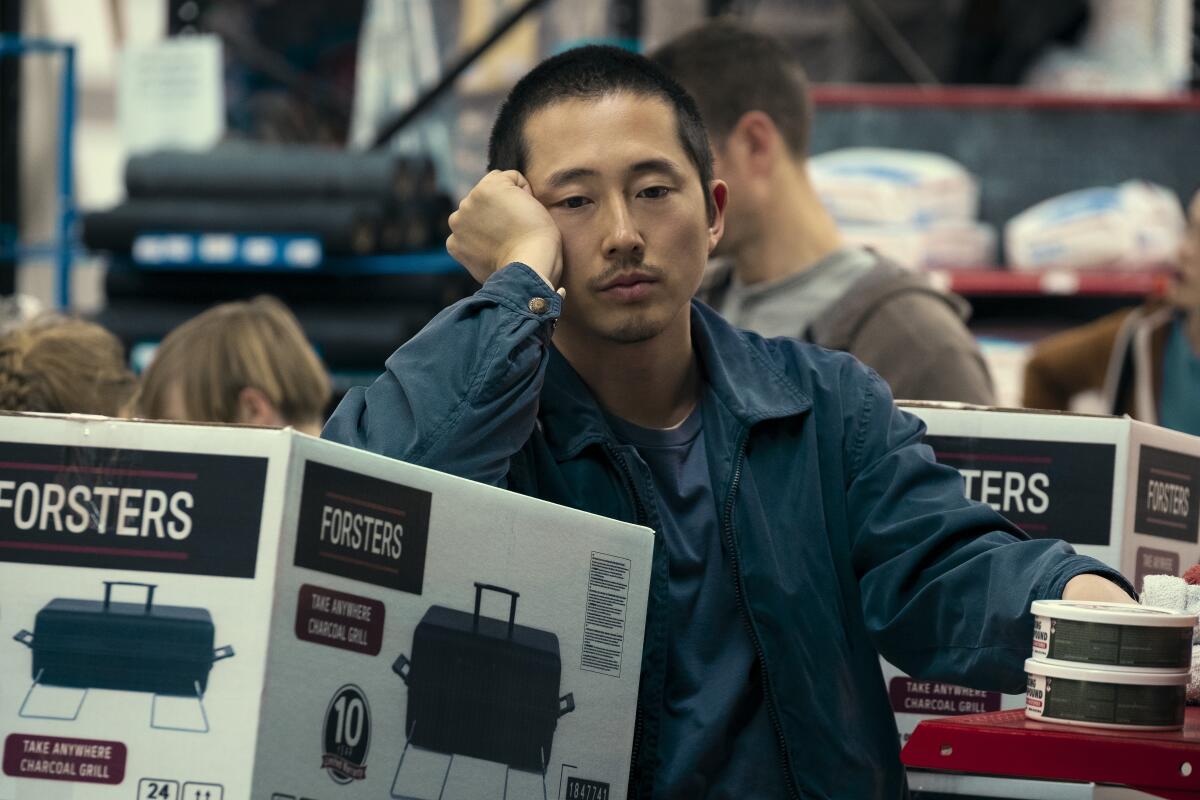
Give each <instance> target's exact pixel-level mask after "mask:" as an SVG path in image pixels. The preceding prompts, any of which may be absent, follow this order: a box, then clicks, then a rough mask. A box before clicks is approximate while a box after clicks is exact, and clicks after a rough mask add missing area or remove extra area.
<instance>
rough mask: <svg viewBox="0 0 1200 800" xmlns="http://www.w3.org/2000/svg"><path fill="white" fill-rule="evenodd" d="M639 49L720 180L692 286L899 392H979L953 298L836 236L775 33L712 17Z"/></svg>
mask: <svg viewBox="0 0 1200 800" xmlns="http://www.w3.org/2000/svg"><path fill="white" fill-rule="evenodd" d="M652 58H653V59H654V60H655V61H656V62H657V63H658V64H659V65H660V66H661V67H663V68H664V69H665V70H666V71H667V73H669V74H670V75H671V76H672V77H673V78H675V79H676V80H677V81H679V83H680V84H682V85H683V87H684V88H685V89H686V90H687V91H688V93H689V94H691V95H692V96H693V97H694V98H695V99H696V104H697V105H698V106H699V107H700V113H701V115H702V116H703V118H704V123H705V126H706V127H707V129H708V135H709V138H710V140H711V142H712V149H713V165H714V172H715V174H716V177H717V178H719V179H720V180H723V181H725V182H726V183H727V184H728V185H729V209H728V211H727V215H726V221H725V237H724V238H723V239H722V240H721V242H720V244H719V245H718V246H717V249H716V250H715V251H714V255H715V256H720V257H724V262H723V263H720V264H717V265H715V266H714V267H713V268H712V269H711V270H710V272H709V274H708V275H707V276H706V280H705V282H704V285H702V286H701V289H700V292H699V295H698V296H699V298H700V299H701V300H704V301H705V302H707V303H708V304H709V305H711V306H712V307H713V308H715V309H716V310H717V311H719V312H720V313H721V314H722V315H723V316H725V318H726V319H728V320H729V321H730V322H732V323H733V324H734V325H736V326H738V327H741V328H747V329H749V330H752V331H754V332H755V333H759V334H762V335H763V336H795V337H799V338H801V339H806V340H808V341H811V342H815V343H816V344H819V345H821V346H823V347H827V348H829V349H832V350H844V351H847V352H849V353H851V354H853V355H854V356H856V357H857V358H858V359H859V360H860V361H862V362H864V363H865V364H867V365H868V366H870V367H873V368H874V369H875V370H876V371H877V372H879V374H880V375H881V376H882V377H883V379H884V380H885V381H887V383H888V385H889V386H890V387H891V389H892V394H893V395H895V396H896V397H897V398H903V399H908V400H957V401H961V402H967V403H979V404H984V405H990V404H991V403H992V402H993V399H994V391H993V387H992V381H991V377H990V375H989V374H988V370H987V366H986V364H985V363H984V360H983V355H982V353H981V352H980V350H979V346H978V344H977V343H976V342H975V339H974V337H972V336H971V334H970V332H969V331H967V328H966V325H965V324H964V322H965V320H966V318H967V316H968V315H969V313H970V308H969V306H968V305H967V304H966V302H965V301H964V300H962V298H959V297H956V296H953V295H947V294H944V293H942V292H939V291H938V290H937V289H935V288H934V287H933V286H932V285H931V284H930V283H929V282H928V280H926V279H925V278H924V277H923V276H921V275H919V274H914V273H913V272H911V271H910V270H907V269H904V268H903V267H901V266H900V265H898V264H895V263H892V262H890V261H888V260H887V259H885V258H882V257H881V256H879V255H877V254H876V253H874V252H873V251H871V250H867V249H864V248H859V247H847V246H846V245H845V244H844V243H843V241H842V238H841V235H840V234H839V232H838V229H837V225H836V223H835V222H834V220H833V218H832V217H831V216H830V215H829V213H828V212H827V211H826V210H825V208H824V206H823V205H822V204H821V200H820V198H819V197H818V196H817V193H816V191H815V190H814V188H813V186H812V183H811V182H810V180H809V177H808V144H809V131H810V129H811V125H812V103H811V101H810V98H809V95H808V80H807V78H806V77H805V74H804V69H803V68H802V66H801V65H800V63H799V61H798V60H797V59H796V58H795V57H794V56H793V55H792V54H791V53H789V52H788V51H787V50H785V48H784V47H783V45H781V44H780V43H779V42H778V41H776V40H775V39H773V38H772V37H770V36H768V35H766V34H764V33H760V32H758V31H756V30H754V29H752V28H749V27H747V26H745V25H743V24H741V23H738V22H735V21H733V20H730V19H717V20H714V21H711V22H708V23H706V24H704V25H701V26H700V27H698V28H696V29H694V30H692V31H690V32H688V33H685V34H684V35H682V36H680V37H679V38H677V39H675V40H673V41H671V42H668V43H667V44H666V45H664V46H663V47H662V48H660V49H659V50H658V51H657V52H656V53H655V54H654V55H653V56H652Z"/></svg>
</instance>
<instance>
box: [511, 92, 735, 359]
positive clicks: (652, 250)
mask: <svg viewBox="0 0 1200 800" xmlns="http://www.w3.org/2000/svg"><path fill="white" fill-rule="evenodd" d="M524 136H525V144H526V150H527V152H528V153H529V157H528V163H527V165H526V169H525V177H526V178H527V179H528V180H529V183H530V185H531V186H532V188H533V194H534V196H535V197H536V198H537V199H538V200H539V201H540V202H541V203H542V205H544V206H546V208H547V209H548V210H549V211H550V216H551V217H552V218H553V219H554V222H555V224H557V225H558V228H559V230H560V231H561V232H562V242H563V277H562V283H563V286H564V287H565V288H566V290H567V294H566V308H565V309H564V311H563V316H562V319H561V320H560V322H559V326H558V335H562V334H566V335H567V336H569V337H575V336H583V337H585V338H591V337H599V338H601V339H605V340H608V341H615V342H625V343H632V342H641V341H645V340H647V339H652V338H654V337H656V336H658V335H659V334H660V333H662V332H663V331H664V330H666V329H667V328H668V327H670V326H671V325H672V324H674V325H677V326H680V325H687V324H688V317H687V312H686V309H687V307H688V302H689V300H690V299H691V297H692V295H693V294H694V293H695V291H696V288H697V287H698V286H699V285H700V278H701V276H702V274H703V272H704V265H705V263H706V261H707V259H708V254H709V252H710V251H711V250H712V248H713V246H714V245H716V243H717V241H718V240H719V239H720V237H721V227H722V211H721V210H720V208H719V209H718V211H717V214H716V218H715V221H714V222H713V223H712V224H711V225H710V223H709V220H708V213H707V211H706V210H705V202H704V190H703V189H702V188H701V186H700V179H699V173H698V172H697V170H696V168H695V167H694V166H693V165H692V162H691V161H690V160H689V159H688V156H687V153H686V152H685V151H684V149H683V145H682V143H681V142H680V141H679V134H678V132H677V129H676V121H675V113H674V110H673V109H672V108H671V107H670V106H669V105H667V103H666V102H664V101H662V100H659V99H658V98H652V97H646V96H641V95H636V94H632V93H619V94H614V95H610V96H608V97H604V98H601V99H598V100H591V99H587V100H584V99H571V100H564V101H562V102H558V103H554V104H552V105H550V106H547V107H545V108H543V109H541V110H540V111H538V112H536V113H535V114H533V115H532V116H531V117H530V118H529V120H528V122H527V123H526V125H525V131H524ZM714 186H715V185H714ZM715 191H716V193H717V194H718V195H719V201H718V206H723V204H724V192H725V189H724V186H723V185H721V186H719V187H716V188H715Z"/></svg>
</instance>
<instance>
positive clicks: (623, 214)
mask: <svg viewBox="0 0 1200 800" xmlns="http://www.w3.org/2000/svg"><path fill="white" fill-rule="evenodd" d="M605 224H606V226H607V228H608V230H607V232H606V233H605V237H604V255H605V257H606V258H612V259H619V258H631V257H636V258H641V257H642V255H643V253H644V252H645V248H646V243H645V242H644V241H643V240H642V235H641V233H639V232H638V227H637V224H636V223H635V221H634V219H633V214H632V213H630V209H629V206H628V204H627V203H626V202H625V201H624V199H622V200H619V201H616V202H613V203H609V213H608V219H607V220H605Z"/></svg>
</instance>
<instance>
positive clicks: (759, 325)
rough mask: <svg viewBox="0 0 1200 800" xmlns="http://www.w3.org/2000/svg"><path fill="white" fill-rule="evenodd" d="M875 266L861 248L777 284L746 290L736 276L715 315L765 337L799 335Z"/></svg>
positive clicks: (839, 253) (847, 249) (833, 255)
mask: <svg viewBox="0 0 1200 800" xmlns="http://www.w3.org/2000/svg"><path fill="white" fill-rule="evenodd" d="M876 263H878V259H877V258H876V257H875V256H873V255H871V254H870V253H868V252H867V251H866V250H863V249H862V248H859V247H843V248H842V249H840V250H836V251H834V252H832V253H830V254H829V255H827V256H825V258H823V259H821V260H820V261H818V262H817V263H816V264H813V265H812V266H811V267H809V268H808V269H806V270H804V271H803V272H798V273H796V274H795V275H789V276H787V277H786V278H781V279H779V280H777V281H768V282H763V283H752V284H749V285H747V284H745V283H742V282H741V281H740V280H739V279H738V277H737V275H736V274H735V275H734V277H733V279H732V281H731V282H730V285H729V288H728V289H727V290H726V291H725V296H724V299H723V301H722V302H721V304H720V306H719V307H718V308H717V309H716V310H717V311H719V312H720V313H721V315H722V316H724V317H725V319H727V320H729V321H730V322H732V323H733V324H734V325H736V326H737V327H739V328H745V329H747V330H751V331H754V332H756V333H760V334H762V335H763V336H768V337H770V336H799V335H801V334H802V333H803V332H804V331H805V330H807V329H808V326H810V325H812V324H813V323H814V322H815V321H816V320H817V319H818V318H820V316H821V315H822V314H824V313H825V312H826V311H827V310H828V309H829V308H830V307H832V306H833V304H834V303H836V302H838V301H839V300H841V299H842V297H843V296H844V295H845V294H846V292H848V291H849V290H850V287H851V286H853V285H854V284H855V283H857V282H858V281H859V280H860V279H861V278H862V277H863V276H864V275H866V274H867V273H868V272H870V271H871V270H872V269H873V268H874V267H875V265H876Z"/></svg>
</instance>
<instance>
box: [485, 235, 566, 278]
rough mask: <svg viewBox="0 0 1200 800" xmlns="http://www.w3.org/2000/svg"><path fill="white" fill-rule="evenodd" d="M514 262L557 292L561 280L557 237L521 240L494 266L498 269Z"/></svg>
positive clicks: (560, 247)
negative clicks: (527, 269)
mask: <svg viewBox="0 0 1200 800" xmlns="http://www.w3.org/2000/svg"><path fill="white" fill-rule="evenodd" d="M514 261H517V262H520V263H522V264H524V265H525V266H527V267H529V268H530V269H531V270H533V271H534V272H536V273H537V274H538V277H540V278H541V279H542V280H544V281H545V282H546V285H547V286H549V287H550V290H551V291H557V289H558V285H559V282H560V280H561V279H562V243H561V240H560V239H558V238H557V237H551V236H540V237H534V238H530V239H527V240H522V241H520V242H518V243H517V244H515V245H514V246H512V247H510V248H509V249H508V250H506V251H505V252H504V253H503V254H502V255H501V258H500V263H498V264H497V265H496V268H497V269H499V268H501V267H503V266H505V265H506V264H511V263H513V262H514Z"/></svg>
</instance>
